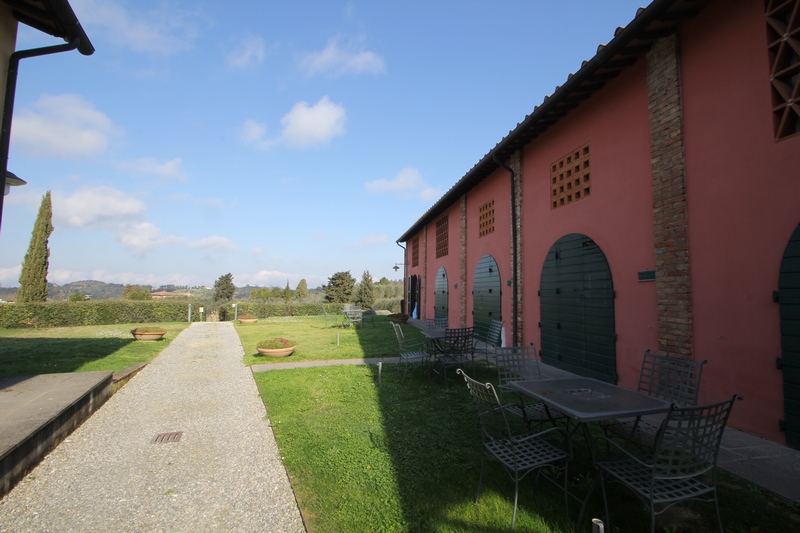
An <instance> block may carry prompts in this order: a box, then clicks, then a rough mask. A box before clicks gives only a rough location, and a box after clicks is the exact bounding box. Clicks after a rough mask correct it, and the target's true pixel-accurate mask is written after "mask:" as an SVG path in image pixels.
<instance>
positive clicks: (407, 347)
mask: <svg viewBox="0 0 800 533" xmlns="http://www.w3.org/2000/svg"><path fill="white" fill-rule="evenodd" d="M392 326H393V327H394V334H395V335H396V336H397V345H398V347H399V349H400V363H401V364H403V365H404V366H405V368H404V369H403V379H402V381H405V379H406V373H407V372H408V367H409V365H410V364H411V363H422V364H425V363H427V362H428V360H429V359H430V354H429V353H428V345H427V342H426V341H424V340H409V339H406V337H405V335H404V334H403V328H401V327H400V324H397V323H396V322H392Z"/></svg>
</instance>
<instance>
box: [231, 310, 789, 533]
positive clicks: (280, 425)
mask: <svg viewBox="0 0 800 533" xmlns="http://www.w3.org/2000/svg"><path fill="white" fill-rule="evenodd" d="M270 321H272V319H269V320H268V321H267V322H270ZM297 321H300V322H302V319H296V320H294V321H289V322H288V323H295V325H296V322H297ZM263 326H266V324H264V325H262V327H263ZM293 327H294V326H293ZM306 327H307V330H308V331H307V333H308V335H309V337H307V339H306V340H305V341H302V342H301V345H300V346H303V345H304V344H306V343H309V342H312V340H313V341H314V342H317V343H319V345H320V346H321V347H322V348H321V350H320V357H315V352H316V349H309V348H308V346H307V347H306V348H307V349H306V350H303V353H302V359H303V360H310V359H315V358H319V359H330V358H336V357H342V358H347V357H353V356H362V355H367V354H386V355H396V353H395V352H396V348H395V346H396V342H390V341H393V335H392V334H391V328H389V327H388V326H386V325H385V324H384V325H383V327H384V328H385V330H386V331H384V333H386V335H385V336H380V337H379V338H380V339H381V340H380V343H381V344H380V346H369V345H368V343H367V339H368V338H369V337H367V335H368V334H369V335H370V337H371V335H373V333H372V332H370V330H369V329H368V328H369V327H370V326H367V328H365V330H364V333H363V334H362V330H358V331H357V332H353V331H350V332H348V331H347V330H345V331H344V332H341V331H334V330H331V329H330V328H325V327H324V321H323V324H321V323H320V322H319V321H317V320H316V319H312V320H311V321H310V327H308V326H306ZM379 327H381V326H379ZM403 328H404V331H406V332H407V334H415V332H414V330H415V329H416V328H414V327H412V326H403ZM237 329H238V330H239V332H240V334H242V333H247V334H248V335H249V334H250V333H251V330H250V327H247V326H237ZM269 331H276V334H280V333H285V332H288V333H287V335H294V336H298V334H299V333H301V332H300V331H297V330H294V331H291V332H289V330H288V327H286V329H285V330H280V328H278V330H269ZM336 332H339V333H340V334H342V335H345V334H347V335H353V336H354V338H353V341H354V344H353V345H348V346H349V347H348V348H342V347H341V345H340V346H339V347H336V346H335V342H332V341H331V334H334V335H335V333H336ZM270 334H271V333H270ZM375 334H377V332H376V333H375ZM359 335H362V336H360V337H359ZM256 337H258V335H252V336H250V337H249V340H247V341H243V343H244V344H245V351H246V352H248V354H250V353H252V352H254V351H255V349H254V346H255V344H254V343H255V339H256ZM348 338H350V337H348ZM243 339H244V336H243ZM314 339H316V340H314ZM340 339H341V337H340ZM356 340H358V341H361V342H355V341H356ZM250 344H252V346H250ZM298 351H299V349H298ZM292 357H294V356H292ZM246 359H248V360H254V359H255V360H258V361H259V362H260V359H258V358H256V357H253V356H250V355H248V356H246ZM261 359H263V358H261ZM451 372H452V371H451ZM254 375H255V380H256V383H257V384H258V387H259V390H260V392H261V395H262V398H263V400H264V403H265V405H266V407H267V411H268V416H269V419H270V422H271V424H272V427H273V429H274V432H275V436H276V439H277V442H278V445H279V447H280V449H281V454H282V456H283V458H284V463H285V465H286V468H287V471H288V473H289V476H290V478H291V480H292V483H293V486H294V489H295V493H296V495H297V499H298V502H299V504H300V507H301V509H302V512H303V515H304V518H305V520H306V523H307V524H308V527H309V531H311V532H314V533H318V532H340V531H385V532H418V531H431V532H433V531H435V532H456V531H481V532H489V531H492V532H494V531H507V530H508V527H509V526H510V522H511V513H512V508H513V496H514V488H513V482H512V481H511V479H510V478H509V477H508V476H507V475H506V474H505V472H504V471H503V470H502V469H501V468H500V467H499V466H498V465H496V464H490V465H489V466H488V468H487V474H486V478H485V480H484V490H483V494H482V496H481V498H480V500H479V502H478V503H477V504H475V503H474V498H475V490H476V488H477V481H478V472H479V467H480V436H479V434H478V428H477V416H476V414H475V411H474V407H473V406H472V403H471V400H470V398H469V395H468V393H467V390H466V386H465V385H464V383H463V380H460V378H458V379H456V378H457V376H455V374H454V373H451V374H450V376H451V378H453V379H452V380H451V383H450V388H449V389H445V387H444V383H443V381H442V380H441V378H438V379H430V378H429V377H428V376H427V374H425V373H423V372H420V371H419V369H413V370H412V371H411V372H409V374H408V377H407V378H406V380H405V382H404V383H401V378H402V373H401V370H400V369H399V368H398V365H396V364H385V365H384V367H383V372H382V374H381V377H380V383H379V377H378V375H377V366H376V365H356V366H334V367H314V368H305V369H293V370H276V371H267V372H259V373H256V374H254ZM476 377H477V378H478V379H481V380H484V381H493V380H495V379H496V374H495V372H494V371H493V369H491V368H490V367H488V366H487V365H486V364H485V363H479V364H478V368H477V376H476ZM574 451H575V458H574V461H573V463H572V464H571V466H570V469H571V470H570V472H571V474H570V477H571V481H570V484H571V485H570V486H571V489H572V490H574V491H575V492H576V493H579V494H585V491H586V490H587V489H588V486H589V483H590V480H591V479H592V477H591V476H592V473H591V468H590V464H591V463H590V459H589V454H588V450H587V447H586V444H585V442H584V441H583V440H582V439H576V440H575V442H574ZM719 492H720V499H721V502H722V516H723V524H724V526H725V529H726V531H728V532H741V533H753V532H759V531H760V532H767V531H796V530H798V527H800V510H798V508H797V507H796V506H794V505H790V504H787V503H785V502H784V501H782V500H780V499H778V498H775V497H773V496H771V495H768V494H765V493H764V492H762V491H761V490H759V489H757V488H755V487H753V486H751V485H748V484H746V483H743V482H740V481H738V480H737V479H734V478H732V477H730V476H728V475H724V474H723V475H721V478H720V482H719ZM609 493H610V508H611V513H612V516H611V519H612V525H613V526H614V531H628V532H637V533H638V532H640V531H646V530H648V529H649V515H648V513H647V512H646V510H645V509H644V507H643V506H642V505H640V504H639V502H638V500H636V499H635V497H633V496H632V494H631V493H630V492H627V491H624V490H621V489H620V488H618V487H614V486H612V488H611V490H610V491H609ZM570 505H571V507H570V511H569V514H566V513H565V511H564V505H563V498H562V493H561V492H560V491H559V490H558V489H557V488H556V487H554V486H553V485H551V484H549V483H548V482H547V481H544V480H541V481H540V482H538V483H537V484H534V483H533V479H525V480H524V481H523V482H522V484H521V489H520V499H519V511H518V514H517V524H516V531H526V532H527V531H532V532H550V531H556V532H565V533H571V532H575V533H577V532H582V531H589V530H590V525H589V519H591V518H592V517H599V518H602V517H603V506H602V497H601V496H600V492H599V490H598V491H597V492H596V493H595V496H594V497H593V499H592V500H591V503H590V507H589V510H588V516H587V517H586V518H585V520H584V523H581V524H576V523H575V520H576V518H577V515H578V510H579V504H578V503H577V502H575V501H571V502H570ZM715 524H716V518H715V513H714V507H713V505H710V504H705V503H701V502H690V503H688V504H680V505H678V506H676V507H673V508H672V509H671V510H669V511H668V512H667V513H666V514H664V515H661V516H659V518H658V519H657V530H658V531H674V532H698V533H699V532H706V531H715V530H716V525H715Z"/></svg>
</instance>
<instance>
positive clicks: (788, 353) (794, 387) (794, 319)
mask: <svg viewBox="0 0 800 533" xmlns="http://www.w3.org/2000/svg"><path fill="white" fill-rule="evenodd" d="M778 303H779V304H780V321H781V358H780V364H779V366H780V368H781V370H782V371H783V421H782V424H781V425H782V427H783V430H784V431H785V432H786V445H787V446H791V447H792V448H798V449H800V226H798V227H797V229H795V230H794V233H793V234H792V237H791V238H790V239H789V244H788V245H787V246H786V250H784V252H783V260H782V261H781V270H780V276H779V277H778Z"/></svg>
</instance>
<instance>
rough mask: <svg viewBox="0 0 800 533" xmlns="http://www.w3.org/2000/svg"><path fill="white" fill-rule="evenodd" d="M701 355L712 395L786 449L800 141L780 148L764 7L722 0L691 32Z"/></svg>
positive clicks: (690, 162)
mask: <svg viewBox="0 0 800 533" xmlns="http://www.w3.org/2000/svg"><path fill="white" fill-rule="evenodd" d="M681 43H682V50H683V52H682V71H683V94H684V111H685V142H686V169H687V192H688V196H689V202H688V204H689V214H688V221H689V224H688V226H689V246H690V255H691V258H692V259H691V263H692V277H693V283H692V302H693V307H694V350H695V353H696V354H697V355H698V356H702V357H705V358H708V359H709V361H711V364H709V365H708V366H707V368H706V370H705V373H704V376H703V387H702V390H701V393H702V394H701V399H702V400H703V401H712V400H718V399H721V398H723V397H726V396H729V395H730V394H732V393H734V392H736V393H741V394H743V395H744V396H745V401H743V402H739V403H737V405H736V408H735V409H734V410H733V414H732V419H731V424H732V425H733V426H735V427H738V428H740V429H743V430H745V431H748V432H750V433H755V434H757V435H762V436H765V437H768V438H770V439H774V440H779V441H783V436H782V434H780V433H779V431H778V419H779V418H781V417H782V416H783V383H782V379H783V377H782V374H781V372H780V371H779V370H777V368H776V365H775V359H776V358H777V357H779V356H780V354H781V346H780V324H779V318H778V305H777V304H776V303H774V302H773V301H772V291H774V290H776V289H777V288H778V271H779V267H780V262H781V258H782V254H783V251H784V249H785V247H786V244H787V243H788V240H789V237H790V235H791V234H792V232H793V231H794V229H795V228H796V227H797V224H798V223H800V203H798V198H800V180H799V179H798V169H800V136H797V135H796V136H794V137H789V138H786V139H784V140H781V141H777V142H776V141H775V140H774V132H773V124H772V114H771V106H772V102H771V95H770V85H769V68H770V66H769V62H768V57H767V49H766V43H767V34H766V24H765V21H764V11H763V3H762V2H748V1H744V0H736V1H729V2H715V3H713V4H712V5H710V6H709V7H708V8H707V9H706V10H704V11H703V12H702V13H701V15H700V16H698V17H697V18H696V19H694V20H692V21H690V22H688V23H687V24H685V26H684V28H683V31H682V33H681Z"/></svg>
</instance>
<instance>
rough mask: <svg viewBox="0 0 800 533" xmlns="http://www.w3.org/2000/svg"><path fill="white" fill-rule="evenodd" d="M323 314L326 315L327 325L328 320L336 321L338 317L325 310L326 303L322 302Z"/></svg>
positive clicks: (326, 324) (326, 325)
mask: <svg viewBox="0 0 800 533" xmlns="http://www.w3.org/2000/svg"><path fill="white" fill-rule="evenodd" d="M322 314H323V315H325V327H328V322H331V321H332V322H334V323H335V322H336V317H334V316H333V315H329V314H328V312H327V311H326V310H325V304H322Z"/></svg>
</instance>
